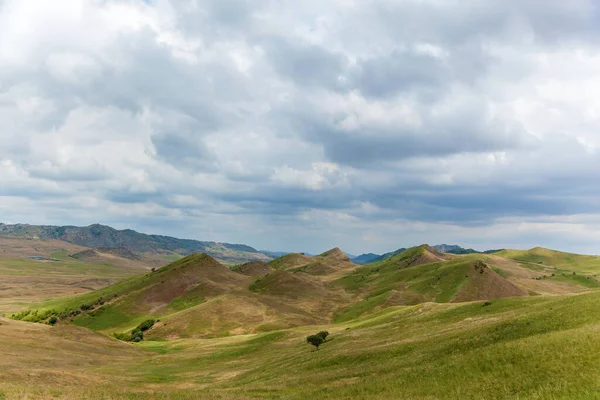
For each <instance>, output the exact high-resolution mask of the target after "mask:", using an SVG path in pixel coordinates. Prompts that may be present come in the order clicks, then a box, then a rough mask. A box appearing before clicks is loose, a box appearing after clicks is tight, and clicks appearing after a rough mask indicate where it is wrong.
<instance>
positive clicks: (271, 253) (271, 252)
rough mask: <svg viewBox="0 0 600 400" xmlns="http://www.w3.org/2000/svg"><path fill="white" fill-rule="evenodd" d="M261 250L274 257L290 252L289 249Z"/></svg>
mask: <svg viewBox="0 0 600 400" xmlns="http://www.w3.org/2000/svg"><path fill="white" fill-rule="evenodd" d="M259 252H261V253H264V254H266V255H268V256H271V257H273V258H279V257H281V256H285V255H286V254H289V253H288V252H287V251H270V250H259Z"/></svg>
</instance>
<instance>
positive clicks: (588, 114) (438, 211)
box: [0, 0, 600, 254]
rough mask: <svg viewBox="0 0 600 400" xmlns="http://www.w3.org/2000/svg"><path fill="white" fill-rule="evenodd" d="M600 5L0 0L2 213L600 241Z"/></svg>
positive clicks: (74, 220)
mask: <svg viewBox="0 0 600 400" xmlns="http://www.w3.org/2000/svg"><path fill="white" fill-rule="evenodd" d="M599 150H600V3H598V2H596V1H594V0H570V1H563V0H538V1H536V0H529V1H528V0H503V1H492V0H488V1H465V0H376V1H370V0H328V1H325V2H324V1H316V0H303V1H301V2H300V1H288V0H248V1H245V0H196V1H194V0H176V1H175V0H174V1H167V0H152V1H149V0H146V1H143V0H114V1H111V0H58V1H40V0H33V1H31V0H0V221H2V222H5V223H14V222H27V223H32V224H59V225H64V224H74V225H88V224H91V223H96V222H99V223H104V224H109V225H112V226H114V227H117V228H133V229H136V230H139V231H142V232H148V233H161V234H168V235H173V236H178V237H187V238H195V239H200V240H216V241H226V242H236V243H246V244H249V245H252V246H254V247H256V248H260V249H271V250H287V251H293V250H295V251H301V250H304V251H309V252H320V251H323V250H326V249H327V248H330V247H333V246H340V247H342V248H343V249H344V250H346V251H348V252H352V253H361V252H369V251H372V252H384V251H389V250H392V249H395V248H398V247H402V246H408V245H415V244H420V243H424V242H427V243H430V244H436V243H442V242H443V243H457V244H461V245H464V246H469V247H474V248H476V249H487V248H498V247H513V248H530V247H533V246H537V245H542V246H546V247H552V248H557V249H561V250H570V251H578V252H587V253H596V254H597V253H600V179H599V178H600V151H599Z"/></svg>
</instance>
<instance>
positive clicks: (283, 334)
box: [0, 245, 600, 399]
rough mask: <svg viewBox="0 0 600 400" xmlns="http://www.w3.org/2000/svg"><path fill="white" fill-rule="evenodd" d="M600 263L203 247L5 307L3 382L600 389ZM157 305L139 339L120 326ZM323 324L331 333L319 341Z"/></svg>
mask: <svg viewBox="0 0 600 400" xmlns="http://www.w3.org/2000/svg"><path fill="white" fill-rule="evenodd" d="M73 250H76V249H75V248H74V249H73ZM81 251H83V252H84V254H83V256H85V257H88V256H90V257H92V258H93V257H96V256H97V253H91V254H88V253H86V252H88V250H81ZM95 251H98V249H95ZM99 253H102V252H101V251H100V252H99ZM99 253H98V254H99ZM72 254H77V252H74V253H72ZM113 256H114V254H113ZM534 256H535V257H541V256H543V257H546V258H544V261H543V263H544V264H539V262H540V261H539V260H538V259H537V258H533V257H534ZM57 257H58V255H57ZM60 257H65V259H69V258H70V259H72V260H74V261H73V262H80V260H76V259H73V258H72V257H70V256H69V255H68V254H66V253H64V254H61V255H60ZM550 260H552V264H557V265H560V268H559V267H558V266H556V265H550ZM569 260H570V261H569ZM130 261H133V260H130ZM569 262H572V264H570V263H569ZM546 264H548V265H546ZM40 265H43V263H41V264H40ZM50 265H53V264H52V263H50ZM595 265H597V264H595V262H594V257H593V256H578V255H572V254H567V253H559V252H551V251H550V252H549V251H546V250H545V249H544V250H540V249H532V250H531V251H530V252H517V251H514V252H504V253H495V254H465V255H456V254H448V253H443V252H440V251H438V250H437V249H436V248H434V247H431V246H428V245H421V246H417V247H413V248H410V249H407V250H405V251H403V252H400V253H397V254H395V255H392V256H390V257H389V258H387V259H385V260H382V261H379V262H377V263H372V264H366V265H356V264H354V263H352V262H351V261H350V259H349V258H348V257H347V256H346V255H345V254H344V253H343V252H342V251H341V250H340V249H338V248H334V249H331V250H329V251H327V252H324V253H322V254H319V255H317V256H307V255H305V254H293V253H292V254H286V255H284V256H282V257H280V258H278V259H276V260H272V261H270V262H268V263H264V262H256V261H255V262H250V263H245V264H241V265H237V266H235V267H233V268H228V267H226V266H224V265H223V264H221V263H219V262H218V261H217V260H215V259H214V258H212V257H211V256H209V255H207V254H191V255H189V256H186V257H184V258H182V259H180V260H177V261H175V262H173V263H171V264H169V265H167V266H165V267H162V268H159V269H157V270H155V271H149V270H146V271H145V272H144V273H142V274H138V275H135V276H132V277H130V278H128V279H125V280H123V281H121V282H119V283H116V284H113V285H110V286H107V287H105V288H102V289H99V290H96V291H92V292H88V293H85V294H81V295H77V296H71V297H63V298H58V299H54V300H50V301H46V302H43V303H41V304H38V305H33V306H32V307H31V310H30V311H25V312H20V313H17V314H14V315H12V317H13V318H14V319H20V320H21V321H15V320H9V319H3V318H0V351H1V352H2V354H3V357H2V360H0V396H3V397H6V398H22V397H27V398H32V399H37V398H44V399H45V398H83V397H87V398H97V397H100V396H101V397H103V398H107V399H119V398H123V397H131V398H141V399H145V398H147V399H150V398H152V399H154V398H159V399H160V398H164V399H167V398H168V399H180V398H181V399H188V398H200V399H202V398H206V399H209V398H210V399H212V398H223V399H230V398H231V399H246V398H247V399H254V398H289V399H296V398H297V399H300V398H306V397H309V398H311V397H315V396H319V397H320V398H332V399H333V398H335V399H340V398H341V399H344V398H348V399H351V398H357V397H358V398H367V399H368V398H373V399H378V398H410V399H430V398H449V399H463V398H496V399H512V398H515V394H518V396H519V397H520V398H586V397H590V396H589V395H590V394H592V396H591V397H590V398H593V394H594V393H595V390H596V386H595V382H596V379H597V377H598V376H600V373H599V372H598V369H597V368H596V367H595V366H596V365H597V364H598V362H599V361H600V351H599V350H598V349H600V339H599V338H598V335H597V332H596V331H597V330H598V324H597V321H598V318H600V314H599V311H598V310H600V291H598V290H597V288H598V287H600V284H599V283H598V281H597V279H596V277H595V276H594V275H595V274H596V273H600V268H597V269H595V268H596V267H595ZM569 268H574V269H569ZM575 269H577V271H575ZM583 271H588V272H589V273H588V274H587V275H586V274H585V273H584V272H583ZM52 316H55V317H57V318H58V321H57V323H56V324H55V326H49V325H47V324H31V323H27V322H26V321H36V322H46V323H49V322H50V319H51V317H52ZM149 318H152V319H154V320H156V322H155V323H154V325H153V326H152V327H151V328H150V329H149V330H147V331H146V333H145V335H144V341H142V342H140V343H139V344H130V343H124V342H120V341H118V340H116V339H113V338H110V337H108V336H107V335H108V334H111V333H115V332H128V331H131V330H132V329H133V328H134V327H136V326H137V325H138V324H140V322H142V321H145V320H147V319H149ZM320 330H327V331H329V332H330V336H331V340H329V341H327V342H326V343H325V344H323V345H322V346H321V350H319V351H318V352H316V351H312V350H311V349H310V348H309V347H308V345H307V344H306V343H305V337H306V336H307V335H309V334H312V333H315V332H317V331H320ZM94 331H95V332H94ZM90 354H91V355H92V357H90ZM57 384H58V386H57ZM32 388H35V390H34V389H32Z"/></svg>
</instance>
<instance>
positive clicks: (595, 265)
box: [494, 247, 600, 274]
mask: <svg viewBox="0 0 600 400" xmlns="http://www.w3.org/2000/svg"><path fill="white" fill-rule="evenodd" d="M494 255H497V256H501V257H506V258H510V259H512V260H515V261H517V262H521V263H525V264H529V265H531V264H537V265H538V267H539V269H543V268H546V267H554V268H556V269H560V270H563V269H564V270H568V271H574V272H582V273H587V274H596V273H600V257H599V256H590V255H581V254H573V253H565V252H562V251H556V250H550V249H545V248H543V247H535V248H533V249H530V250H500V251H498V252H495V253H494Z"/></svg>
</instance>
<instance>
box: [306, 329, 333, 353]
mask: <svg viewBox="0 0 600 400" xmlns="http://www.w3.org/2000/svg"><path fill="white" fill-rule="evenodd" d="M327 336H329V332H327V331H321V332H319V333H317V334H316V335H310V336H307V337H306V343H308V344H312V345H313V346H315V347H316V348H317V350H319V346H320V345H322V344H323V343H325V342H326V341H327Z"/></svg>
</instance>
